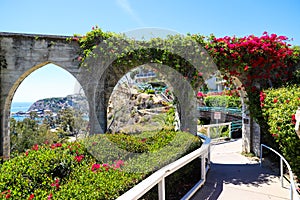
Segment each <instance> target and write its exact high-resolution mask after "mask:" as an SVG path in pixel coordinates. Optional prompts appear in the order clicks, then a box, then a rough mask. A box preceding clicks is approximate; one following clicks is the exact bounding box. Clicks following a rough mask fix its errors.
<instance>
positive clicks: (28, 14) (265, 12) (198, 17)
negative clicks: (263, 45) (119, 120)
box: [0, 0, 300, 101]
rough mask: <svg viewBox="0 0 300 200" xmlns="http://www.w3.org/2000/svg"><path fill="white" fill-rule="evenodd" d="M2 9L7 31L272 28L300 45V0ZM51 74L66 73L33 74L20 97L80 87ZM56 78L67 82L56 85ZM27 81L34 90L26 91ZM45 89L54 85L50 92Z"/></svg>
mask: <svg viewBox="0 0 300 200" xmlns="http://www.w3.org/2000/svg"><path fill="white" fill-rule="evenodd" d="M0 8H1V12H0V18H1V19H2V20H1V23H0V31H2V32H21V33H39V34H56V35H73V34H74V33H80V34H85V33H86V32H88V31H89V30H91V27H92V26H94V25H98V26H99V27H100V28H102V29H103V30H104V31H113V32H117V33H121V32H126V31H130V30H133V29H138V28H144V27H158V28H162V29H171V30H174V31H177V32H179V33H183V34H185V33H200V34H203V35H209V34H211V33H213V34H215V35H216V36H218V37H222V36H225V35H229V36H232V35H236V36H245V35H251V34H255V35H261V34H262V33H263V32H264V31H267V32H269V33H276V34H278V35H285V36H287V37H289V38H293V39H294V40H293V41H291V44H293V45H299V46H300V12H299V11H300V1H299V0H281V1H279V0H272V1H268V0H252V1H250V0H245V1H242V0H205V1H203V0H185V1H183V0H181V1H179V0H148V1H146V0H106V1H103V0H85V1H82V0H81V1H79V0H72V1H71V0H43V1H41V0H26V1H22V0H0ZM42 69H43V68H42ZM42 69H40V70H37V71H36V73H38V72H39V71H40V72H39V73H41V74H44V75H45V74H46V73H47V70H42ZM50 69H51V68H50ZM48 70H49V68H48ZM51 73H52V74H53V73H55V74H60V75H57V76H56V75H55V76H53V77H52V79H51V81H50V83H47V84H48V86H47V85H45V84H46V83H44V82H46V81H44V80H45V79H42V78H36V80H32V81H33V83H31V84H29V83H27V82H30V81H31V80H30V78H31V76H29V77H28V78H26V79H25V80H24V82H23V83H22V84H21V86H20V87H19V89H18V90H17V93H16V95H15V98H14V101H29V100H30V101H34V100H36V99H38V98H42V97H47V96H49V94H51V95H54V96H61V95H65V94H69V93H72V92H73V91H74V80H73V82H72V81H70V80H71V79H72V77H70V76H71V75H69V74H67V73H66V72H64V71H62V72H61V71H59V70H54V71H52V72H51ZM47 74H49V73H47ZM33 75H34V74H32V76H33ZM63 75H65V76H63ZM38 76H39V77H40V76H41V75H38ZM46 77H47V76H46ZM41 80H43V82H42V81H41ZM53 82H59V83H63V84H60V87H59V86H57V87H59V88H56V86H54V85H53ZM70 82H71V83H70ZM36 83H38V84H36ZM27 84H28V85H29V86H30V87H31V88H30V90H29V89H28V90H27V91H26V92H23V93H22V92H21V90H24V91H25V89H24V88H26V87H27V86H26V85H27ZM49 84H50V85H49ZM34 85H38V86H39V88H36V89H35V88H33V86H34ZM29 86H28V87H29ZM43 88H49V89H48V90H47V91H46V92H48V94H47V93H46V92H45V90H44V89H43ZM52 90H53V92H55V91H56V92H58V93H57V94H54V93H52V92H50V91H52ZM28 91H31V92H29V93H28Z"/></svg>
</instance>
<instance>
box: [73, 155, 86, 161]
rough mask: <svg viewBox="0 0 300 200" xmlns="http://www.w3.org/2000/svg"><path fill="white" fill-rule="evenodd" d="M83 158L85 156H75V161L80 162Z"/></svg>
mask: <svg viewBox="0 0 300 200" xmlns="http://www.w3.org/2000/svg"><path fill="white" fill-rule="evenodd" d="M83 158H84V155H80V156H75V160H76V161H77V162H80V161H81V160H82V159H83Z"/></svg>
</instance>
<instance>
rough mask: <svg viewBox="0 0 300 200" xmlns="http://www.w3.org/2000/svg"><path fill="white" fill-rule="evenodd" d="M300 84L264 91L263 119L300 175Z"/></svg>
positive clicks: (284, 154)
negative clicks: (298, 127) (299, 130)
mask: <svg viewBox="0 0 300 200" xmlns="http://www.w3.org/2000/svg"><path fill="white" fill-rule="evenodd" d="M299 96H300V85H294V86H288V87H282V88H279V89H269V90H265V91H264V105H265V106H264V107H263V108H262V114H263V117H264V118H263V119H264V120H265V121H266V122H267V124H268V126H269V130H268V131H269V134H271V135H272V137H273V138H274V140H275V141H276V143H277V145H278V147H279V149H280V151H281V152H282V154H283V156H284V157H285V158H286V160H287V161H288V162H289V164H290V165H291V167H292V169H293V171H294V172H295V173H296V175H297V176H298V177H300V140H299V138H298V136H297V134H296V132H295V123H296V119H295V113H296V110H297V108H298V106H300V100H299Z"/></svg>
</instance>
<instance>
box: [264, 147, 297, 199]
mask: <svg viewBox="0 0 300 200" xmlns="http://www.w3.org/2000/svg"><path fill="white" fill-rule="evenodd" d="M263 147H265V148H267V149H269V150H271V151H273V152H274V153H275V154H277V155H278V156H279V157H280V181H281V187H283V162H284V163H285V165H286V166H287V168H288V171H289V176H290V199H291V200H293V199H294V196H296V199H297V200H300V197H299V195H298V192H297V188H296V184H295V182H294V175H293V171H292V169H291V166H290V165H289V163H288V162H287V161H286V159H285V158H284V157H283V156H282V155H281V154H280V153H278V152H277V151H275V150H274V149H272V148H271V147H268V146H267V145H264V144H261V145H260V166H262V154H263Z"/></svg>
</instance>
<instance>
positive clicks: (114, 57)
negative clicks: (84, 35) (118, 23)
mask: <svg viewBox="0 0 300 200" xmlns="http://www.w3.org/2000/svg"><path fill="white" fill-rule="evenodd" d="M178 41H180V40H178ZM111 47H113V49H112V48H111ZM136 52H143V53H144V54H143V55H142V56H140V57H139V58H142V59H137V58H136V57H135V56H136V54H135V53H136ZM162 52H168V55H170V56H175V57H177V58H179V59H180V61H183V62H185V63H186V65H185V66H184V67H186V66H188V67H189V68H188V69H187V71H186V74H184V72H182V71H180V69H184V68H176V63H172V62H167V61H166V62H164V60H161V53H162ZM193 52H196V53H195V54H194V57H191V56H190V55H193V54H191V53H193ZM200 52H202V53H200ZM147 53H148V54H147ZM149 54H150V56H148V57H147V55H149ZM124 60H125V61H128V62H125V64H124V62H122V61H124ZM160 60H161V61H160ZM149 63H159V64H163V65H164V66H169V67H171V68H174V69H175V71H177V72H179V74H182V75H183V76H186V78H187V80H188V81H191V76H193V73H194V72H195V73H196V74H198V73H200V72H201V73H202V74H203V78H205V76H208V74H209V72H212V71H214V70H217V67H216V66H215V65H214V63H213V61H212V60H211V59H210V58H209V56H208V54H207V53H206V51H204V50H203V49H202V48H201V47H200V46H199V44H198V43H196V42H194V41H189V44H188V45H186V44H184V43H182V42H174V43H170V44H166V43H154V44H151V46H149V43H147V42H135V43H133V44H132V43H128V42H127V41H126V40H124V39H120V38H109V39H108V40H106V41H104V42H102V43H100V44H99V45H98V46H97V47H96V48H95V49H94V51H93V54H92V56H90V57H88V58H87V59H86V60H85V63H84V66H85V72H84V73H82V74H81V75H82V76H85V77H90V78H89V79H88V80H86V83H85V84H84V85H89V93H88V95H90V99H92V100H93V102H90V103H91V108H93V109H94V110H92V111H91V112H90V117H91V119H92V121H91V124H92V127H91V134H95V133H104V132H106V128H107V127H106V126H107V124H106V123H107V113H106V110H107V104H108V100H109V97H110V94H111V92H112V90H113V88H114V87H115V85H116V84H117V82H118V81H119V80H120V78H121V77H122V76H124V75H125V74H126V73H127V72H128V71H129V70H130V69H132V68H134V67H136V66H139V65H142V64H149ZM188 72H193V73H188ZM172 73H174V72H172ZM178 80H180V78H178V76H177V79H176V80H174V82H179V81H178ZM188 81H186V82H187V83H188ZM181 83H182V82H181ZM189 84H190V83H189ZM182 85H186V84H185V83H184V84H183V83H182ZM184 89H186V90H182V89H181V91H184V92H187V93H188V94H185V95H186V97H189V96H193V99H194V102H196V95H195V93H196V87H194V88H192V87H190V88H189V87H187V86H184ZM188 91H192V92H188ZM191 93H193V95H191ZM192 101H193V100H191V102H189V103H188V104H187V103H186V102H185V103H183V102H181V105H188V106H186V107H189V105H192V104H193V103H192ZM190 107H193V108H196V107H195V105H193V106H190ZM181 108H182V109H180V110H181V112H182V113H187V112H185V111H186V110H187V108H186V109H183V106H182V107H181ZM194 110H195V109H194ZM190 112H191V113H194V111H191V110H190ZM183 117H188V114H186V115H184V116H183ZM183 117H182V118H183ZM195 117H196V115H194V118H193V119H191V117H189V118H187V119H185V121H189V120H190V119H191V120H190V121H191V123H193V124H194V126H191V125H183V126H182V130H189V131H190V132H191V133H193V134H196V131H197V127H196V120H195Z"/></svg>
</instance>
